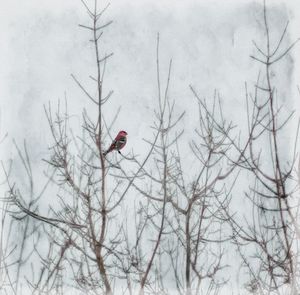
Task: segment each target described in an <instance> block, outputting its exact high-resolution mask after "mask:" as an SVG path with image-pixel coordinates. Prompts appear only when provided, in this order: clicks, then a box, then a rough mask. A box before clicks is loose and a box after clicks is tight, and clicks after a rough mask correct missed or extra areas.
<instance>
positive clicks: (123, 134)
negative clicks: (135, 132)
mask: <svg viewBox="0 0 300 295" xmlns="http://www.w3.org/2000/svg"><path fill="white" fill-rule="evenodd" d="M118 135H121V136H126V135H127V132H126V131H124V130H121V131H120V132H119V134H118Z"/></svg>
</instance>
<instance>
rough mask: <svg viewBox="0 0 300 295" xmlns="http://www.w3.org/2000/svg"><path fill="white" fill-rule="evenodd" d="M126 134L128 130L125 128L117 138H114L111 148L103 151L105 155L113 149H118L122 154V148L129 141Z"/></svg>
mask: <svg viewBox="0 0 300 295" xmlns="http://www.w3.org/2000/svg"><path fill="white" fill-rule="evenodd" d="M126 135H127V132H126V131H124V130H122V131H120V132H119V133H118V135H117V136H116V138H115V139H114V140H113V142H112V144H111V145H110V147H109V149H108V150H107V151H106V152H104V153H103V156H104V157H105V156H106V155H107V154H108V153H110V152H112V151H113V150H117V151H118V153H120V154H121V152H120V149H122V148H123V147H124V146H125V144H126V142H127V138H126Z"/></svg>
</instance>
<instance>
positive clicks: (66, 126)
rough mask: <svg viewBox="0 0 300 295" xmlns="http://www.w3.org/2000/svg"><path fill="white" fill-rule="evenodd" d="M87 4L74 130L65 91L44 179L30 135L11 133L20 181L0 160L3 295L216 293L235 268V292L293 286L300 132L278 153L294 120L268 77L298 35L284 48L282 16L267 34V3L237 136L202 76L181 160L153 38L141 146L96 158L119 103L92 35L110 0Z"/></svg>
mask: <svg viewBox="0 0 300 295" xmlns="http://www.w3.org/2000/svg"><path fill="white" fill-rule="evenodd" d="M82 3H83V6H84V8H85V9H86V11H87V15H88V17H89V20H90V23H87V24H84V25H83V24H80V27H81V28H82V29H84V30H86V31H87V34H89V38H90V41H91V42H92V44H93V53H92V54H93V55H94V58H95V70H94V72H93V73H88V75H89V78H90V79H91V81H92V82H93V83H94V88H91V89H90V88H87V87H85V86H84V83H82V82H81V79H80V78H77V76H79V75H75V74H72V75H71V76H72V79H73V80H74V82H75V83H76V84H77V85H78V87H79V88H80V89H81V90H82V93H83V95H84V96H85V97H86V99H87V100H88V101H89V103H90V104H91V105H92V106H94V109H93V112H89V111H88V109H83V110H82V114H81V126H82V128H81V130H75V129H74V128H73V126H72V121H71V120H70V114H69V112H68V106H67V100H65V101H64V102H63V103H62V102H59V103H58V105H57V107H56V108H55V109H54V108H53V105H51V104H50V103H49V105H48V106H45V115H46V118H47V120H48V123H49V128H50V133H51V137H52V145H51V146H50V147H49V156H48V157H47V158H45V159H43V162H44V165H45V167H46V168H45V171H47V173H45V184H44V185H43V186H41V185H37V184H36V181H35V177H34V174H33V169H32V167H31V161H30V152H28V150H27V145H26V142H24V145H23V147H20V146H19V145H17V144H16V143H15V147H16V150H17V153H18V155H19V161H20V163H21V164H22V167H23V175H24V180H23V182H22V183H20V182H18V181H16V178H15V177H14V163H9V164H7V163H6V162H5V164H2V168H3V172H4V182H3V183H2V185H5V186H7V187H8V190H7V194H6V196H5V197H3V202H2V203H1V204H2V208H1V212H2V213H1V218H2V219H1V232H0V254H1V256H0V257H1V258H0V290H1V292H0V293H1V294H2V293H3V294H27V293H28V292H29V293H30V294H77V293H78V294H141V295H142V294H175V293H178V294H187V295H191V294H223V293H224V292H225V290H229V289H230V287H228V286H232V281H233V280H234V279H235V277H236V276H235V275H234V269H236V267H235V266H236V265H237V264H240V265H241V270H242V272H243V279H242V281H241V282H239V284H240V285H239V286H238V288H240V290H243V292H244V293H243V294H247V293H253V294H273V293H274V294H291V295H294V294H299V291H300V285H299V282H300V273H299V250H300V249H299V239H300V229H299V209H300V206H299V183H300V178H299V171H298V173H297V168H298V167H296V166H297V165H296V163H297V161H299V157H298V154H297V148H298V129H299V128H298V127H297V128H296V130H293V132H294V134H295V136H294V142H293V143H292V144H291V145H290V146H293V151H291V149H290V148H289V149H288V152H287V148H286V147H285V145H286V143H285V142H283V140H282V138H284V136H283V135H282V134H286V133H287V132H290V131H291V129H292V128H290V127H289V126H295V124H294V125H292V124H293V122H294V121H295V118H293V113H292V114H287V115H285V116H284V112H283V111H282V104H283V102H285V103H290V101H289V98H283V97H280V95H279V94H278V93H282V92H280V91H279V90H278V89H277V88H276V80H275V79H273V78H272V75H271V71H273V66H274V65H275V64H276V63H277V62H282V60H283V59H284V58H285V57H286V56H287V55H288V54H289V52H290V50H291V49H292V48H293V47H294V45H295V44H296V42H297V41H298V40H297V41H296V42H294V43H292V44H288V45H287V47H285V45H284V44H286V42H285V37H286V35H287V26H286V27H285V28H284V30H283V33H282V35H281V37H280V38H279V40H276V41H274V40H271V38H270V31H271V30H272V28H271V27H270V25H269V23H268V16H267V9H266V6H265V5H264V7H263V24H264V30H265V42H266V44H259V45H258V44H256V42H254V46H255V48H256V49H257V55H253V56H251V58H252V59H253V61H254V62H257V63H258V64H259V67H260V74H259V75H258V78H257V82H256V84H255V85H251V86H250V87H249V86H248V84H247V83H246V84H245V97H246V99H245V118H246V120H247V132H246V133H243V134H240V133H239V132H240V128H239V125H236V124H234V123H233V122H231V121H230V120H229V114H226V113H223V108H222V101H221V99H220V95H219V93H218V92H215V94H214V96H213V97H212V98H210V99H204V98H201V94H200V93H198V92H197V85H193V86H190V89H191V94H192V95H193V97H194V98H195V100H194V102H193V103H194V104H195V108H198V125H197V126H195V134H194V137H193V139H192V140H191V141H190V142H189V143H188V148H189V150H190V155H191V156H190V157H189V159H188V161H190V162H189V163H186V162H184V160H183V158H182V156H181V153H182V147H184V148H186V146H187V145H186V144H185V143H184V139H183V138H184V137H183V135H184V128H183V127H184V126H183V120H182V119H183V118H184V116H185V112H183V113H178V111H177V108H176V102H175V101H174V100H173V99H172V97H171V96H170V91H169V89H170V87H172V60H170V62H169V64H168V67H164V64H165V62H164V61H161V60H160V53H159V52H160V42H159V41H160V40H159V35H158V37H157V44H156V71H157V80H156V81H149V83H152V84H153V86H154V87H156V88H157V95H156V97H155V98H153V101H155V107H154V113H153V122H149V130H151V132H149V136H148V137H147V138H144V139H143V140H144V141H145V142H146V143H147V145H148V150H146V151H145V153H144V154H143V155H139V156H138V155H135V154H134V153H133V152H130V153H127V154H126V155H123V154H122V155H117V156H115V155H113V154H109V155H107V156H106V157H104V156H103V151H104V150H105V147H107V146H108V144H109V142H110V140H111V138H113V136H114V134H112V130H113V127H114V124H115V123H116V121H117V120H118V113H119V111H120V110H117V111H116V112H115V116H114V117H113V116H111V115H110V116H109V117H110V118H111V117H113V119H112V120H111V121H109V120H108V116H107V117H106V115H105V114H107V113H109V114H112V113H113V112H114V110H112V109H110V104H109V103H110V100H109V98H110V97H111V95H112V93H113V91H112V90H110V89H108V90H107V89H106V87H105V83H104V76H105V69H106V66H107V63H108V61H109V58H110V57H111V56H112V53H111V54H104V55H103V54H102V51H101V48H102V47H101V40H102V39H101V38H102V35H103V33H104V32H105V29H106V27H107V26H109V25H110V24H111V22H107V23H103V22H102V16H103V14H104V13H105V12H106V9H107V8H108V6H106V7H98V3H97V0H95V1H94V5H93V7H92V6H90V5H89V3H86V2H84V1H83V0H82ZM154 64H155V60H154ZM164 69H167V70H164ZM83 74H86V73H83ZM279 76H280V73H279ZM163 77H164V78H163ZM106 79H109V77H106ZM252 88H253V89H254V90H253V92H252V91H251V90H249V89H252ZM104 105H105V112H104V111H103V108H104ZM289 124H290V125H289ZM297 126H299V124H298V125H297ZM150 134H151V135H150ZM284 147H285V148H284ZM25 176H26V177H25ZM243 177H245V178H246V179H248V183H249V187H243V188H242V190H243V191H244V192H245V193H244V195H243V196H241V195H239V196H238V197H239V198H244V203H245V208H241V209H240V210H239V212H236V211H235V209H233V208H235V207H234V206H232V202H233V201H234V199H235V198H236V196H235V192H236V190H235V189H234V188H236V187H238V186H239V182H238V181H237V180H238V179H239V178H243ZM45 199H46V200H48V202H49V204H48V205H47V206H46V207H47V208H46V210H45V205H44V204H43V202H45ZM49 200H50V201H49ZM133 200H134V201H133ZM16 231H17V232H18V233H19V234H18V240H15V236H16V235H15V232H16ZM226 253H229V254H228V255H226ZM236 253H237V254H238V257H237V256H236ZM230 256H232V257H233V256H234V257H235V259H234V261H233V260H232V259H228V257H230ZM230 274H232V275H230Z"/></svg>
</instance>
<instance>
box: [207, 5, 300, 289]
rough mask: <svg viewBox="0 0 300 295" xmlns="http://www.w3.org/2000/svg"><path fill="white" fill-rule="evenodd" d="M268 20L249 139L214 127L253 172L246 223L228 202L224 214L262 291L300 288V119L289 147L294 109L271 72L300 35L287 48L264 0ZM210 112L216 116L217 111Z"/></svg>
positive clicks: (250, 101) (252, 284)
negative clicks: (288, 108) (298, 170)
mask: <svg viewBox="0 0 300 295" xmlns="http://www.w3.org/2000/svg"><path fill="white" fill-rule="evenodd" d="M263 24H264V29H265V36H266V45H265V48H263V47H262V46H259V45H257V44H256V42H255V41H253V44H254V46H255V48H256V50H257V54H258V55H252V56H251V58H252V59H253V60H255V61H256V62H258V63H259V64H260V66H261V67H262V69H263V73H264V74H263V77H262V75H261V74H260V75H258V79H257V83H256V84H255V85H254V93H250V92H249V90H248V86H247V84H246V85H245V92H246V106H247V123H248V134H247V136H246V137H247V139H246V142H245V144H244V145H242V144H241V141H240V140H238V141H237V140H236V139H235V138H234V137H232V136H230V135H229V133H228V132H227V130H226V129H225V128H223V127H222V126H220V124H218V122H216V121H215V120H214V125H215V128H216V129H218V130H220V131H221V132H222V133H223V134H224V136H226V138H227V139H228V140H229V141H230V142H231V143H232V145H233V146H234V148H235V151H236V152H237V155H238V158H237V159H236V158H234V157H232V156H231V158H230V159H231V162H232V164H233V165H235V164H236V165H238V166H239V167H240V168H241V169H242V170H243V171H244V172H245V173H246V174H245V175H246V177H249V176H252V177H253V178H252V179H253V183H252V184H251V185H250V187H249V191H247V192H246V193H245V197H246V198H247V200H249V201H250V203H251V204H252V210H251V214H250V212H249V214H248V213H247V212H245V213H246V214H244V223H241V222H240V220H241V217H240V216H239V217H237V216H233V214H231V213H230V212H229V211H228V207H224V212H225V215H224V218H227V219H228V220H229V221H230V223H231V227H232V230H233V236H232V239H233V242H234V243H235V244H236V246H237V249H238V252H239V253H240V256H241V258H242V261H243V265H244V266H245V268H246V269H247V273H248V275H249V280H248V283H247V284H246V287H247V289H248V290H249V291H250V292H252V293H257V294H270V292H275V293H278V294H281V292H282V294H298V292H299V285H298V282H299V245H298V241H297V240H299V238H300V235H299V221H298V220H297V216H298V211H299V202H298V201H297V200H296V199H297V197H296V196H297V195H298V194H299V190H298V183H297V177H296V175H295V174H294V172H295V163H296V159H297V147H298V133H299V123H298V125H296V129H295V130H293V131H292V132H294V134H295V142H294V144H293V143H288V144H289V146H293V148H291V149H288V150H286V149H285V147H286V145H287V143H285V142H284V141H285V139H284V134H287V133H288V131H287V130H288V129H287V128H288V126H289V125H288V124H290V125H291V122H292V116H293V113H290V114H288V115H286V116H284V113H285V112H284V110H283V103H284V100H283V98H282V97H280V95H281V94H280V92H279V91H278V89H277V88H276V80H275V78H274V77H272V73H274V71H273V67H274V66H275V65H276V64H277V63H278V62H280V61H281V60H282V59H283V58H284V57H286V56H287V55H288V54H289V52H290V50H291V49H292V48H293V47H294V45H295V44H296V43H297V42H298V41H299V39H297V40H296V41H295V42H293V43H292V44H290V45H288V46H287V47H286V48H283V41H284V39H285V36H286V35H287V27H288V24H287V25H286V27H285V28H284V30H283V33H282V35H281V36H280V38H279V40H278V41H277V43H274V42H272V41H271V38H270V26H269V23H268V17H267V8H266V4H265V2H264V7H263ZM273 76H274V75H273ZM286 101H287V102H288V100H286ZM202 106H203V107H204V108H205V106H204V105H203V104H202ZM209 116H210V117H211V118H213V114H211V113H210V114H209ZM239 138H241V136H239ZM292 149H293V151H292V152H290V150H292ZM250 179H251V178H250Z"/></svg>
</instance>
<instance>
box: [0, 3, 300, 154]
mask: <svg viewBox="0 0 300 295" xmlns="http://www.w3.org/2000/svg"><path fill="white" fill-rule="evenodd" d="M267 3H268V5H269V6H270V7H272V11H271V10H270V18H271V19H272V21H273V23H272V25H273V26H274V31H275V33H276V32H278V34H280V31H281V30H282V28H283V27H284V25H285V22H286V20H287V18H289V20H290V32H291V34H292V36H293V37H295V36H299V35H300V32H299V29H298V28H299V27H300V25H299V19H300V18H299V13H300V12H299V9H298V8H299V7H298V4H299V1H292V0H289V1H273V0H272V1H271V0H269V1H267ZM261 4H262V1H241V0H240V1H237V0H236V1H204V0H198V1H192V0H188V1H174V0H163V1H150V0H139V1H132V0H122V1H111V6H110V8H109V9H108V10H107V13H106V14H105V15H104V19H103V21H108V20H113V21H114V22H113V24H112V25H111V26H110V27H109V28H108V29H107V30H106V31H105V35H104V37H103V47H102V48H103V53H105V52H107V53H109V52H114V56H113V57H112V59H111V60H110V63H109V64H108V71H107V75H106V85H107V88H106V90H107V91H108V90H109V89H110V88H111V89H113V90H114V95H113V97H112V100H111V104H110V105H109V106H108V107H107V108H106V110H105V112H106V114H105V115H106V117H110V116H112V114H113V113H114V111H115V110H116V109H117V108H118V106H119V105H121V106H122V112H121V116H120V120H119V122H117V125H116V127H115V128H116V129H115V130H114V131H115V132H117V131H118V129H126V130H127V131H128V133H129V134H130V138H131V143H132V144H131V145H130V142H129V145H128V148H132V147H133V146H134V145H136V144H138V142H139V141H140V138H141V137H142V136H143V134H144V133H145V132H147V127H148V126H149V125H150V124H151V123H152V115H153V113H152V109H153V108H154V107H155V103H156V100H155V93H156V78H155V47H156V35H157V33H158V32H159V33H160V39H161V46H160V52H161V63H162V65H161V69H162V72H163V73H162V74H163V77H164V76H166V72H167V65H168V61H169V59H170V58H172V59H173V72H172V80H171V95H172V97H174V98H175V99H176V101H177V104H178V111H180V110H182V109H187V111H188V112H187V116H186V124H189V123H190V122H191V121H192V118H193V117H194V114H193V109H194V106H195V101H194V100H193V97H192V95H191V93H190V90H189V88H188V85H189V84H192V85H194V86H195V88H196V89H197V90H198V92H199V94H200V95H201V96H202V97H207V98H208V97H211V96H212V94H213V91H214V89H218V90H219V91H220V92H221V94H222V96H223V97H224V103H225V105H226V106H230V108H229V109H230V110H231V111H232V109H233V108H235V109H237V108H238V107H239V105H240V104H241V101H242V99H243V88H244V82H245V81H248V82H249V83H251V82H253V81H254V79H255V77H256V75H257V71H258V67H257V65H256V64H255V63H254V62H253V61H252V60H251V59H250V58H249V55H250V54H251V53H253V52H254V49H253V46H252V43H251V42H252V40H253V39H256V40H257V39H258V42H259V41H261V40H263V39H261V38H262V31H261V12H262V11H261ZM297 14H298V15H297ZM88 21H89V19H88V17H87V16H86V14H85V9H84V8H83V6H82V4H81V3H80V1H79V0H78V1H74V0H65V1H58V0H55V1H53V0H51V1H48V0H45V1H37V0H27V1H17V0H10V1H5V0H1V1H0V36H1V47H0V65H1V66H0V109H1V134H3V133H5V132H9V135H10V138H13V137H14V138H17V139H20V140H22V138H23V137H26V138H27V139H28V140H29V141H30V144H33V146H35V148H36V152H38V151H39V148H38V147H39V146H40V145H42V143H43V142H44V141H45V140H46V137H47V134H48V133H47V132H45V131H46V129H47V124H46V119H45V116H44V113H43V104H45V103H47V102H48V101H51V102H54V103H55V102H56V101H57V99H59V98H63V97H64V93H66V95H67V97H68V102H69V106H70V111H71V113H73V114H77V115H79V114H80V109H81V108H82V107H83V106H84V107H87V108H88V107H89V101H88V100H86V99H85V98H84V96H83V95H82V93H81V92H80V90H79V89H78V88H77V86H76V85H75V84H74V82H73V81H72V79H71V77H70V74H71V73H73V74H75V75H76V76H77V77H78V78H79V79H80V80H81V81H82V82H83V83H88V75H90V74H91V73H93V66H94V64H93V62H94V59H93V58H94V53H93V51H92V49H91V47H90V44H89V42H88V39H89V35H88V32H86V31H85V30H83V29H81V28H79V27H78V23H82V24H88ZM290 39H291V40H292V37H290ZM294 53H295V54H294V58H295V56H296V55H297V53H298V55H299V48H297V49H296V50H295V51H294ZM292 65H293V60H292V59H290V60H288V61H287V66H288V67H289V72H288V71H287V73H288V74H287V75H285V77H283V78H282V80H283V83H285V84H284V85H285V86H289V85H287V84H286V82H287V80H288V83H289V84H290V85H293V83H294V85H295V84H296V83H295V81H291V79H294V80H295V75H293V72H292V71H293V67H292ZM287 88H288V87H287ZM294 88H295V87H294V86H293V89H292V91H294V90H295V89H294ZM232 113H233V114H232V115H234V114H236V113H238V112H232ZM74 118H76V117H74ZM74 120H76V119H74ZM187 127H188V128H187V131H188V130H189V126H187ZM9 153H10V148H9Z"/></svg>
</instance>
